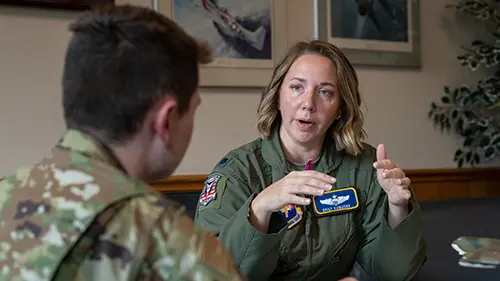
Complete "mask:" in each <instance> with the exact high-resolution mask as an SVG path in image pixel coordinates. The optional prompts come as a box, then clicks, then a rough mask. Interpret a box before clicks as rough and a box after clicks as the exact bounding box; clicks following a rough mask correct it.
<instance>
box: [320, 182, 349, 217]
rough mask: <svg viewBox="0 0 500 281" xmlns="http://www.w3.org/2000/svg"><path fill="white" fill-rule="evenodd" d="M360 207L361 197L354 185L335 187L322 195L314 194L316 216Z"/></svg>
mask: <svg viewBox="0 0 500 281" xmlns="http://www.w3.org/2000/svg"><path fill="white" fill-rule="evenodd" d="M358 207H359V199H358V194H357V192H356V189H355V188H354V187H346V188H341V189H334V190H330V191H326V192H325V193H323V195H321V196H313V210H314V214H315V215H316V216H324V215H330V214H334V213H342V212H347V211H351V210H355V209H357V208H358Z"/></svg>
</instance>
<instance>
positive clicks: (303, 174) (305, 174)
mask: <svg viewBox="0 0 500 281" xmlns="http://www.w3.org/2000/svg"><path fill="white" fill-rule="evenodd" d="M292 173H293V174H294V177H297V178H298V177H300V178H314V179H317V180H320V181H323V182H324V183H329V184H334V183H335V182H336V181H337V179H336V178H334V177H332V176H330V175H327V174H324V173H321V172H318V171H316V170H307V171H296V172H292Z"/></svg>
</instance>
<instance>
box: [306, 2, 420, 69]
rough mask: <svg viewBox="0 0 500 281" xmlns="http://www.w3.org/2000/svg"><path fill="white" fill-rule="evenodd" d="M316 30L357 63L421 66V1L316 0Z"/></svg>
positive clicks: (320, 35) (319, 35) (320, 36)
mask: <svg viewBox="0 0 500 281" xmlns="http://www.w3.org/2000/svg"><path fill="white" fill-rule="evenodd" d="M316 1H317V6H316V13H315V14H316V19H315V21H316V22H315V24H316V29H317V33H318V34H317V35H318V37H319V38H320V39H322V40H327V41H329V42H331V43H333V44H335V45H337V46H338V47H340V48H341V49H343V51H344V52H345V54H346V55H347V57H348V58H349V60H350V61H351V62H352V63H353V64H355V65H370V66H397V67H420V3H419V0H316Z"/></svg>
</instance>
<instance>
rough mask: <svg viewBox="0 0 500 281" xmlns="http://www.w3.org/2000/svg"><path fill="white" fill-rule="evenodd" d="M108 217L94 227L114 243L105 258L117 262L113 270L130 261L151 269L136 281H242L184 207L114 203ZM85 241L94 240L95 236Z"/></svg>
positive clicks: (147, 201)
mask: <svg viewBox="0 0 500 281" xmlns="http://www.w3.org/2000/svg"><path fill="white" fill-rule="evenodd" d="M107 212H108V213H105V212H104V213H103V214H102V215H101V216H100V220H96V223H95V224H94V226H93V227H96V226H97V227H99V228H102V229H105V230H104V231H103V234H102V235H100V237H105V238H107V239H109V238H110V237H112V239H109V240H112V241H113V243H114V244H112V245H110V246H112V247H110V249H114V251H113V253H111V252H110V253H103V254H105V255H108V259H109V258H114V259H115V261H116V265H114V266H118V264H121V263H123V262H126V261H127V260H131V262H133V261H132V260H133V259H134V258H136V259H137V260H136V261H135V265H138V264H139V265H146V266H148V265H150V266H151V267H149V266H148V268H145V269H144V268H143V271H141V272H139V276H140V277H139V279H138V280H143V279H144V280H146V279H147V280H149V279H148V278H151V279H155V280H169V279H170V278H169V276H179V277H182V278H185V279H186V280H196V276H204V277H213V278H212V279H210V280H223V281H225V280H227V281H232V280H235V281H236V280H240V279H238V272H237V270H236V268H235V265H234V263H233V259H232V257H231V255H230V254H229V252H227V251H226V250H225V249H224V248H223V246H222V244H221V243H220V242H219V241H218V240H217V238H215V237H214V236H213V235H212V234H211V233H209V232H207V231H206V230H204V229H202V228H200V227H199V226H197V225H196V224H194V222H193V220H192V219H191V217H190V216H189V215H188V213H187V212H186V211H185V207H184V206H183V205H181V204H179V203H177V202H175V201H173V200H171V199H168V198H165V197H163V196H161V195H160V194H156V195H155V194H150V195H146V196H142V197H137V198H133V199H130V200H128V201H126V202H123V203H121V204H118V205H117V206H116V207H115V208H110V209H109V210H108V211H107ZM109 217H112V219H111V220H109ZM131 237H133V239H131ZM89 239H93V240H92V241H96V240H95V237H94V238H93V237H89ZM113 255H114V257H113ZM103 261H105V260H103ZM111 266H113V265H111ZM141 276H142V277H141ZM141 278H143V279H141ZM207 280H208V279H207Z"/></svg>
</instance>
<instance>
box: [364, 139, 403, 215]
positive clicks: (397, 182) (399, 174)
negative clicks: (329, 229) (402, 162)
mask: <svg viewBox="0 0 500 281" xmlns="http://www.w3.org/2000/svg"><path fill="white" fill-rule="evenodd" d="M373 167H374V168H375V169H377V179H378V182H379V183H380V185H381V186H382V188H383V189H384V191H385V193H386V194H387V198H388V199H389V203H390V204H392V205H394V206H402V205H405V204H408V200H409V199H410V196H411V193H410V191H409V190H408V187H409V186H410V179H409V178H407V177H406V174H405V173H404V172H403V170H401V168H400V167H399V164H397V163H394V162H393V161H391V160H389V159H387V153H386V151H385V146H384V145H383V144H380V145H378V147H377V161H376V162H375V163H373Z"/></svg>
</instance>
